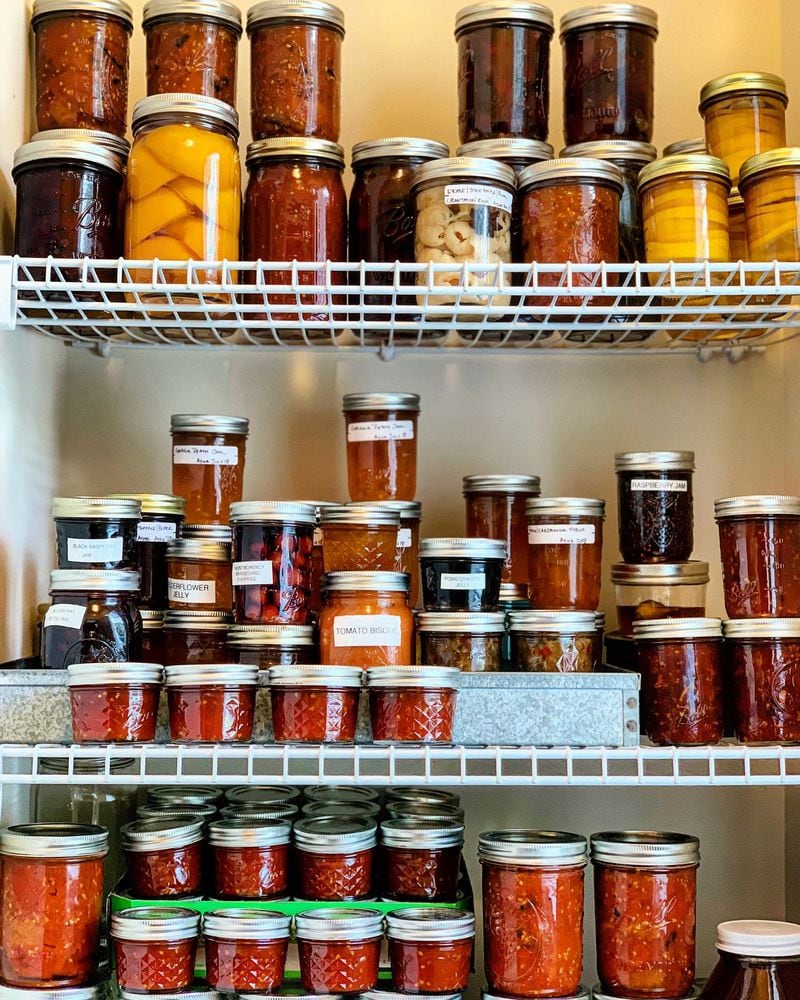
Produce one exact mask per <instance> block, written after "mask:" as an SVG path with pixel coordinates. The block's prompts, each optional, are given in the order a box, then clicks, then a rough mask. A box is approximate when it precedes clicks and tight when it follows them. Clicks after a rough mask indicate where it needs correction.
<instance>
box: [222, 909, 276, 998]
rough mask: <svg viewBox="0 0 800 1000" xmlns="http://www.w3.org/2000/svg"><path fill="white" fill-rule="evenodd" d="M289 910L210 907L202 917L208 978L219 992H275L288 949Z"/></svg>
mask: <svg viewBox="0 0 800 1000" xmlns="http://www.w3.org/2000/svg"><path fill="white" fill-rule="evenodd" d="M291 922H292V918H291V916H289V914H288V913H278V912H276V911H274V910H246V909H244V910H243V909H238V908H237V909H235V910H234V909H225V910H211V911H210V912H208V913H206V914H205V915H204V916H203V938H204V940H205V952H206V980H207V981H208V985H209V986H210V987H211V988H212V989H215V990H218V991H219V992H220V993H237V994H241V993H244V992H247V991H248V990H252V991H253V992H255V993H266V992H272V993H274V992H276V991H278V990H279V989H280V987H281V984H282V983H283V973H284V968H285V966H286V954H287V952H288V950H289V928H290V925H291Z"/></svg>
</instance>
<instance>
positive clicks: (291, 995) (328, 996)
mask: <svg viewBox="0 0 800 1000" xmlns="http://www.w3.org/2000/svg"><path fill="white" fill-rule="evenodd" d="M236 995H237V997H238V998H239V1000H344V998H343V997H342V996H340V995H337V994H333V993H306V992H305V990H303V989H302V988H301V987H300V985H299V984H298V985H297V986H291V985H284V986H279V987H278V989H277V990H276V991H275V992H274V993H237V994H236ZM365 995H366V994H363V993H362V994H361V996H365ZM21 1000H24V997H23V998H21ZM132 1000H135V998H132ZM440 1000H444V998H440Z"/></svg>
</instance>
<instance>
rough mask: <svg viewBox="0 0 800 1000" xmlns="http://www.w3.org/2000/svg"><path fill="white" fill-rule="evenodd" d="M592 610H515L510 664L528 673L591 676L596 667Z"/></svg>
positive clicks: (510, 621)
mask: <svg viewBox="0 0 800 1000" xmlns="http://www.w3.org/2000/svg"><path fill="white" fill-rule="evenodd" d="M596 629H597V625H596V622H595V614H594V612H593V611H512V612H511V613H510V615H509V632H510V633H511V662H512V665H513V669H514V670H518V671H522V672H525V673H539V672H544V673H561V674H572V673H591V671H592V669H593V665H594V651H595V632H596Z"/></svg>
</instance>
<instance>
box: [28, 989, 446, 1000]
mask: <svg viewBox="0 0 800 1000" xmlns="http://www.w3.org/2000/svg"><path fill="white" fill-rule="evenodd" d="M409 995H410V994H408V993H399V992H398V991H397V990H385V989H382V988H379V987H377V986H376V987H375V989H372V990H365V991H364V992H363V993H361V994H360V997H361V1000H408V997H409ZM413 996H414V1000H462V997H463V993H414V994H413ZM20 1000H25V998H24V997H21V998H20ZM251 1000H252V998H251ZM295 1000H300V998H299V997H295ZM312 1000H314V998H312Z"/></svg>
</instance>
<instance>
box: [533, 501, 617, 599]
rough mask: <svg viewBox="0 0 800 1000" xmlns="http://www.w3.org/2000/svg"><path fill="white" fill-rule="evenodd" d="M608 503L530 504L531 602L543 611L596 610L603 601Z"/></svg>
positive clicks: (561, 502) (543, 502) (567, 502)
mask: <svg viewBox="0 0 800 1000" xmlns="http://www.w3.org/2000/svg"><path fill="white" fill-rule="evenodd" d="M605 509H606V505H605V501H604V500H595V499H590V498H586V497H538V498H536V499H533V500H528V502H527V503H526V505H525V510H526V513H527V517H528V570H529V574H530V575H529V580H530V600H531V604H532V606H533V607H534V608H537V609H543V610H548V609H549V610H553V611H558V610H573V611H596V610H597V607H598V605H599V603H600V584H601V580H602V559H603V521H604V520H605V516H606V515H605Z"/></svg>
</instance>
